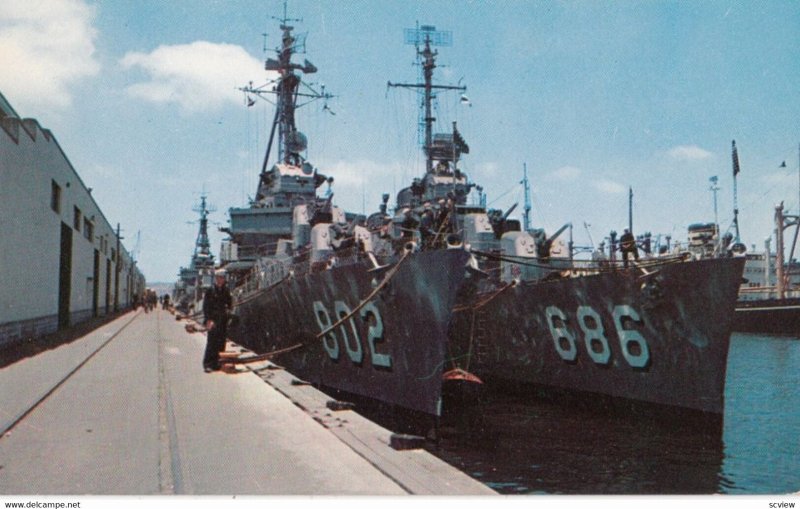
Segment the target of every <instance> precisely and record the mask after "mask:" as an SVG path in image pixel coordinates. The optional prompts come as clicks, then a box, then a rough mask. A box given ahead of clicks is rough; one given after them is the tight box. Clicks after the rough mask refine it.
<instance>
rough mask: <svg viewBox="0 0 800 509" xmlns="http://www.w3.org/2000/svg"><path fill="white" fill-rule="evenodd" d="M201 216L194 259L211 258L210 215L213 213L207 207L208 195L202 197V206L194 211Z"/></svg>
mask: <svg viewBox="0 0 800 509" xmlns="http://www.w3.org/2000/svg"><path fill="white" fill-rule="evenodd" d="M193 210H194V211H195V212H197V213H199V214H200V229H199V230H198V232H197V240H196V241H195V244H194V257H193V260H197V259H198V257H203V258H211V242H210V241H209V240H208V214H209V213H210V212H213V210H211V209H209V208H208V206H207V205H206V195H205V194H202V195H200V205H199V206H197V207H195V208H194V209H193Z"/></svg>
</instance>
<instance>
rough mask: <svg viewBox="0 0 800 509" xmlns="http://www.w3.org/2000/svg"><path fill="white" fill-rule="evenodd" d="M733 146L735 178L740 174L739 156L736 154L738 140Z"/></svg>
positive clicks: (734, 141)
mask: <svg viewBox="0 0 800 509" xmlns="http://www.w3.org/2000/svg"><path fill="white" fill-rule="evenodd" d="M731 144H732V145H733V154H732V155H733V176H734V177H735V176H736V175H738V174H739V154H738V153H737V152H736V140H733V142H731Z"/></svg>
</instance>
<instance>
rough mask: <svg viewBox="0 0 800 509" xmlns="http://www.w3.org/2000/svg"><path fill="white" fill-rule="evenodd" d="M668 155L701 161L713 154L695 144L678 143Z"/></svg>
mask: <svg viewBox="0 0 800 509" xmlns="http://www.w3.org/2000/svg"><path fill="white" fill-rule="evenodd" d="M667 154H669V156H670V157H671V158H673V159H677V160H679V161H703V160H705V159H709V158H710V157H711V156H712V155H713V154H712V153H711V152H709V151H707V150H703V149H702V148H700V147H698V146H697V145H679V146H677V147H675V148H673V149H671V150H670V151H669V152H667Z"/></svg>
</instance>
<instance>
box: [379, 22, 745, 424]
mask: <svg viewBox="0 0 800 509" xmlns="http://www.w3.org/2000/svg"><path fill="white" fill-rule="evenodd" d="M406 41H407V43H412V44H414V45H415V46H416V49H417V56H418V59H419V62H420V64H421V67H422V74H423V80H422V82H421V83H413V84H395V83H391V82H390V83H389V86H390V87H407V88H414V89H417V90H420V91H421V93H422V95H423V101H422V106H423V108H424V127H425V137H424V146H423V150H424V154H425V157H426V171H425V174H424V175H423V176H422V177H421V178H417V179H414V181H413V182H412V183H411V185H410V186H409V187H407V188H405V189H402V190H401V191H400V192H399V193H398V194H397V199H396V206H395V209H394V212H393V214H388V213H387V202H388V198H389V196H388V195H384V203H383V204H382V206H381V211H380V212H378V213H375V214H373V215H371V216H370V217H369V218H368V221H367V226H368V228H369V229H370V230H371V231H378V230H380V231H384V232H386V235H385V238H381V239H380V240H379V241H378V242H374V243H373V245H374V248H375V249H376V252H380V250H381V249H383V247H384V246H387V248H388V246H390V245H391V244H392V243H396V242H398V241H399V240H401V239H402V240H405V241H407V242H412V243H414V244H415V245H418V246H419V249H420V250H421V251H422V252H443V253H447V252H452V251H453V250H457V249H466V250H468V251H469V252H470V254H471V255H472V257H473V265H474V267H475V269H476V271H475V272H476V273H479V274H480V275H481V277H471V278H469V279H468V280H466V281H465V284H464V285H463V287H462V289H461V291H460V293H459V299H458V303H457V304H456V307H455V308H454V311H455V313H454V316H453V320H452V322H451V323H450V329H449V342H448V355H449V357H448V359H447V364H446V367H445V369H444V373H443V377H444V379H445V380H449V381H454V382H457V383H459V384H463V383H466V384H469V383H473V384H476V385H480V384H484V383H486V384H489V385H491V384H492V383H503V384H504V385H508V383H509V382H510V383H511V384H512V385H515V386H522V385H524V386H526V387H528V386H533V387H537V388H538V389H544V391H545V392H552V393H563V392H565V391H566V392H569V393H578V394H582V395H588V396H589V397H591V398H597V399H605V398H609V397H610V398H613V399H621V400H626V401H633V402H638V403H647V404H655V405H658V406H661V407H667V408H673V409H686V410H689V411H690V412H691V413H699V414H701V415H708V416H712V417H714V416H716V417H719V416H721V414H722V412H723V406H724V386H725V373H726V364H727V356H728V346H729V339H730V334H731V326H732V320H733V314H734V305H735V302H736V298H737V291H738V289H739V284H740V281H741V277H742V269H743V264H744V261H743V260H742V259H737V258H729V259H706V260H693V259H691V257H690V256H688V255H685V254H684V255H678V256H668V257H663V258H654V259H647V260H645V259H643V260H641V261H640V262H633V263H632V266H631V268H623V266H622V264H621V263H615V262H612V261H598V260H594V261H592V260H587V261H580V260H576V259H574V258H573V256H572V252H571V249H570V250H564V249H561V250H558V249H556V247H557V245H558V243H557V237H558V235H559V234H560V233H562V232H563V231H564V230H565V228H566V225H565V227H564V228H561V229H560V230H559V231H558V232H557V233H556V234H555V235H551V236H548V235H546V234H545V232H544V231H543V230H541V229H530V228H528V226H527V224H526V225H525V228H524V229H523V228H522V227H521V225H520V222H519V221H517V220H513V219H510V213H511V210H509V211H506V212H503V211H498V210H487V208H486V207H485V205H484V204H483V203H485V201H484V200H480V201H479V203H478V204H477V205H474V204H469V203H468V200H467V197H468V195H469V194H470V192H471V191H472V190H473V189H474V188H476V187H477V186H476V184H475V183H473V182H471V181H470V180H469V179H468V176H467V175H466V173H464V171H462V170H461V168H460V167H459V161H460V158H461V156H462V154H466V153H468V152H469V147H468V145H467V143H466V141H465V139H464V137H463V136H462V134H461V133H460V132H459V131H458V127H457V125H456V124H455V123H453V124H452V127H450V129H449V132H445V133H433V123H434V121H435V118H434V117H433V115H432V107H431V102H432V100H433V98H434V96H435V94H436V93H437V92H438V91H446V90H456V91H459V90H460V91H463V90H465V87H460V86H446V85H436V84H434V82H433V71H434V69H435V68H436V56H437V54H438V52H437V51H436V50H434V49H433V47H434V46H436V45H441V44H444V45H449V43H450V41H451V38H450V36H449V35H448V32H440V31H437V30H436V29H435V27H431V26H423V27H419V28H417V29H413V30H407V31H406ZM462 97H463V96H462ZM512 209H513V207H512ZM526 223H527V220H526Z"/></svg>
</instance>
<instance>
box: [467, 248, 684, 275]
mask: <svg viewBox="0 0 800 509" xmlns="http://www.w3.org/2000/svg"><path fill="white" fill-rule="evenodd" d="M470 252H471V253H472V254H474V255H476V256H477V257H479V258H483V259H486V260H492V261H502V262H505V263H511V264H515V265H519V266H524V267H535V268H538V269H541V270H542V272H544V273H545V275H544V276H543V279H546V278H550V277H554V274H559V275H560V276H562V277H584V276H590V275H595V274H600V273H607V272H615V271H618V270H620V269H621V268H624V267H625V262H624V260H622V259H619V260H575V259H573V260H570V259H567V258H550V259H547V260H542V259H540V258H529V257H524V256H515V255H507V254H500V253H496V252H487V251H478V250H474V249H473V250H471V251H470ZM690 259H692V256H691V254H690V253H678V254H673V255H663V256H660V257H652V258H640V259H639V260H636V261H633V260H630V261H629V263H630V264H631V266H632V267H635V268H639V269H642V270H645V271H647V272H651V271H652V270H654V269H657V268H659V267H662V266H664V265H670V264H674V263H684V262H687V261H689V260H690Z"/></svg>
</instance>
